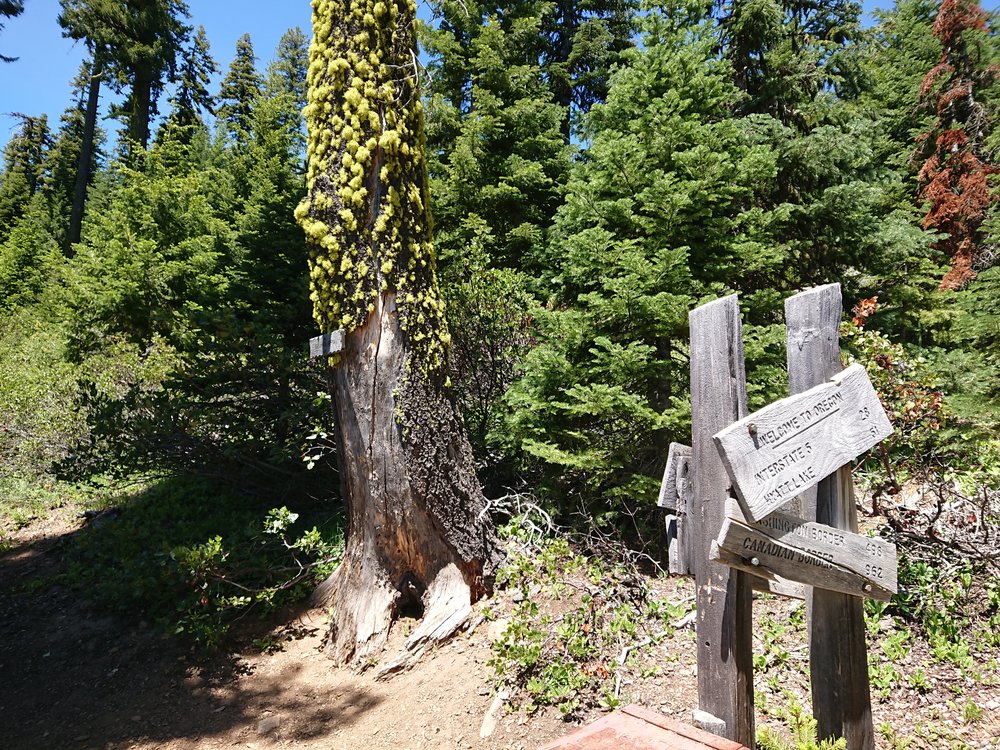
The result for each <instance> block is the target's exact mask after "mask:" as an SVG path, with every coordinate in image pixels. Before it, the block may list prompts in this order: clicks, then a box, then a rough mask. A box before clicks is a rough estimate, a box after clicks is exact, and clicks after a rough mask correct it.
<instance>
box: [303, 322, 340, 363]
mask: <svg viewBox="0 0 1000 750" xmlns="http://www.w3.org/2000/svg"><path fill="white" fill-rule="evenodd" d="M344 338H345V334H344V330H343V329H340V330H337V331H333V332H331V333H324V334H323V335H322V336H316V337H314V338H311V339H309V357H310V358H311V359H315V358H316V357H329V356H331V355H333V354H337V353H338V352H340V351H342V350H343V348H344Z"/></svg>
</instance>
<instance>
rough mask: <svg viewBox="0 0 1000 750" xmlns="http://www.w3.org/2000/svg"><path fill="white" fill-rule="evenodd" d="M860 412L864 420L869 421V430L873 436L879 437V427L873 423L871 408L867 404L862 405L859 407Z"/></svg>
mask: <svg viewBox="0 0 1000 750" xmlns="http://www.w3.org/2000/svg"><path fill="white" fill-rule="evenodd" d="M858 414H859V415H860V416H861V420H862V421H863V422H868V432H869V433H870V434H871V436H872V437H878V428H877V427H876V426H875V425H873V424H871V416H872V413H871V410H870V409H869V408H868V407H867V406H862V407H861V408H860V409H858Z"/></svg>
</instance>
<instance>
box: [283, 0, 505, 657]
mask: <svg viewBox="0 0 1000 750" xmlns="http://www.w3.org/2000/svg"><path fill="white" fill-rule="evenodd" d="M313 29H314V38H313V43H312V46H311V48H310V59H311V64H310V67H309V105H308V107H307V108H306V117H307V121H308V124H309V171H308V196H307V198H306V199H305V201H303V203H302V204H301V205H300V206H299V208H298V209H297V210H296V216H297V217H298V219H299V221H300V222H301V224H302V226H303V227H304V229H305V233H306V237H307V239H308V241H309V244H310V274H311V280H312V295H311V298H312V300H313V303H314V317H315V319H316V322H317V323H319V325H320V327H321V330H323V331H333V330H336V329H343V330H344V331H345V333H346V343H345V348H344V351H343V352H342V353H341V354H340V355H339V360H338V362H337V364H336V369H335V370H334V373H333V376H334V383H335V388H336V395H335V404H336V407H337V424H338V451H339V455H340V457H341V458H342V479H343V481H342V486H343V488H344V494H345V498H344V500H345V503H346V504H347V507H348V519H349V521H348V523H349V529H348V534H347V546H346V548H345V551H344V558H343V562H342V564H341V566H340V568H339V569H338V570H337V571H336V572H335V573H334V575H333V577H332V578H331V579H330V580H329V581H328V582H327V583H326V584H325V585H324V586H323V587H322V590H321V592H320V594H321V595H324V594H325V595H327V596H329V597H331V598H332V599H333V608H332V612H333V620H332V623H331V631H330V642H331V645H330V649H331V651H332V654H333V655H334V657H335V658H336V659H338V660H340V661H352V662H355V663H358V662H360V663H364V662H365V660H367V659H368V658H369V657H371V656H373V655H375V654H377V653H378V652H379V651H380V650H381V648H382V646H383V645H384V643H385V640H386V638H387V636H388V630H389V626H390V624H391V622H392V620H393V619H395V617H396V616H397V614H398V613H399V612H400V611H401V610H402V608H404V607H414V608H417V609H419V610H420V611H421V612H422V615H423V621H422V622H421V624H420V626H419V627H418V628H417V629H416V631H415V632H414V633H413V634H412V635H411V636H410V638H409V640H408V642H407V645H406V647H405V650H404V652H403V653H401V654H400V656H399V657H398V659H397V661H396V662H394V664H392V665H390V667H389V669H393V668H397V667H399V666H401V665H404V664H406V663H408V662H410V661H412V660H413V659H414V658H416V657H417V656H419V655H420V654H421V653H422V652H423V650H424V649H425V648H426V647H427V646H428V645H429V644H433V643H434V642H436V641H439V640H441V639H442V638H446V637H448V636H449V635H450V634H451V633H453V632H454V630H455V629H456V628H457V627H459V626H460V623H461V622H462V621H463V620H464V619H465V617H467V616H468V614H470V613H471V607H470V604H471V602H472V601H474V600H476V599H478V598H479V597H480V596H482V595H483V594H485V593H487V592H488V591H489V589H490V587H491V583H492V575H493V572H494V569H495V565H496V563H497V560H498V552H497V548H496V540H495V536H494V534H493V531H492V524H491V521H490V519H489V516H488V514H486V513H485V510H484V509H485V499H484V497H483V494H482V490H481V488H480V486H479V483H478V481H477V479H476V476H475V469H474V465H473V459H472V455H471V452H470V450H469V445H468V442H467V440H466V439H465V436H464V434H463V430H462V425H461V418H460V416H459V414H458V411H457V408H456V407H455V405H454V404H453V403H452V398H451V394H450V393H449V389H448V385H447V377H448V367H447V351H448V345H449V338H450V337H449V334H448V329H447V326H446V324H445V319H444V307H445V306H444V303H443V302H442V301H441V297H440V293H439V291H438V286H437V280H436V273H435V257H434V251H433V245H432V242H431V224H430V206H429V195H428V188H427V174H426V167H425V164H424V136H423V121H422V120H423V118H422V107H421V102H420V98H419V91H418V89H417V73H418V69H417V57H416V3H415V2H413V0H409V1H408V2H405V3H403V2H394V3H386V2H382V0H317V2H315V3H314V5H313Z"/></svg>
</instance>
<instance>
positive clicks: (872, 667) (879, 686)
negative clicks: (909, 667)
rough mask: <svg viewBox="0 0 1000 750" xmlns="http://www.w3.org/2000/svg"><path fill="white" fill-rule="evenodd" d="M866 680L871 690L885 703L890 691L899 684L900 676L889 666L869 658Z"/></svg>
mask: <svg viewBox="0 0 1000 750" xmlns="http://www.w3.org/2000/svg"><path fill="white" fill-rule="evenodd" d="M868 680H869V682H870V683H871V686H872V688H873V689H874V690H876V691H877V692H878V695H879V698H880V699H881V700H883V701H885V700H888V698H889V694H890V693H891V692H892V689H893V688H894V687H896V685H897V684H899V680H900V676H899V672H897V671H896V668H895V667H893V666H892V665H891V664H888V663H886V662H883V661H880V660H878V659H875V658H869V660H868Z"/></svg>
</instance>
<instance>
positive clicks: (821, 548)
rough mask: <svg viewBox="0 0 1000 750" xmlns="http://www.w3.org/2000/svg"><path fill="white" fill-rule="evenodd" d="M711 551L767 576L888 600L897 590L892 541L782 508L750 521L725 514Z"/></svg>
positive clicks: (735, 564)
mask: <svg viewBox="0 0 1000 750" xmlns="http://www.w3.org/2000/svg"><path fill="white" fill-rule="evenodd" d="M713 554H714V555H716V559H718V560H719V561H720V562H725V563H726V564H728V565H731V566H733V567H737V568H740V569H741V570H746V571H747V572H749V573H753V574H754V575H757V576H761V577H763V578H767V579H772V580H773V579H776V578H785V579H789V580H792V581H799V582H800V583H805V584H808V585H810V586H815V587H816V588H821V589H825V590H827V591H839V592H840V593H843V594H850V595H852V596H866V597H871V598H873V599H881V600H883V601H888V600H889V598H890V597H891V596H892V595H893V594H895V593H896V590H897V589H896V546H895V545H894V544H891V543H889V542H886V541H884V540H882V539H875V538H872V537H866V536H862V535H861V534H854V533H852V532H850V531H844V530H842V529H835V528H833V527H831V526H825V525H823V524H819V523H810V522H807V521H803V520H802V519H800V518H793V517H792V516H788V515H785V514H783V513H774V514H772V515H770V516H768V517H767V518H765V519H764V520H762V521H760V522H758V523H754V524H744V523H742V522H740V521H738V520H736V519H732V518H730V519H727V520H726V522H725V523H724V524H723V527H722V532H721V533H720V534H719V538H718V540H717V545H716V547H715V548H714V549H713Z"/></svg>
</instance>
